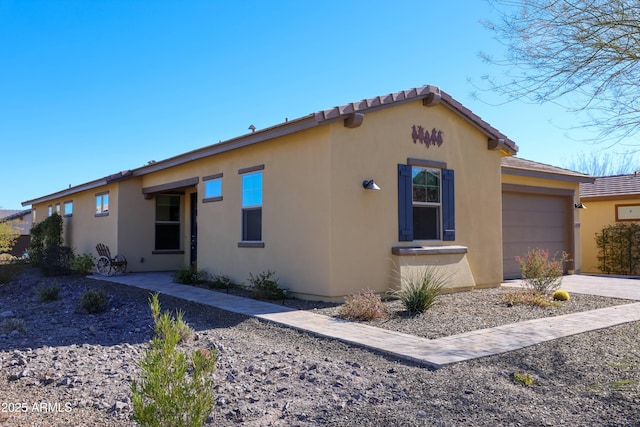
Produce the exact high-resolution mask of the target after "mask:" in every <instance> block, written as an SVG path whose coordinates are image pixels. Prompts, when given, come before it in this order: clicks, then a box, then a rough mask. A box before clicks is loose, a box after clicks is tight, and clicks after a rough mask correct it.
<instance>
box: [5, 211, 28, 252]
mask: <svg viewBox="0 0 640 427" xmlns="http://www.w3.org/2000/svg"><path fill="white" fill-rule="evenodd" d="M0 222H8V223H10V224H11V225H12V226H13V228H14V230H16V231H17V232H18V234H19V236H18V240H16V243H15V245H14V246H13V248H12V249H11V252H10V254H11V255H13V256H17V257H21V256H23V255H24V253H25V252H26V251H27V248H28V247H29V241H30V235H29V232H30V231H31V209H25V210H3V209H0Z"/></svg>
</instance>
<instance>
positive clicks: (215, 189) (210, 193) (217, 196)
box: [202, 173, 222, 202]
mask: <svg viewBox="0 0 640 427" xmlns="http://www.w3.org/2000/svg"><path fill="white" fill-rule="evenodd" d="M202 180H203V181H204V199H203V200H202V201H203V202H218V201H220V200H222V174H221V173H220V174H217V175H211V176H205V177H203V178H202Z"/></svg>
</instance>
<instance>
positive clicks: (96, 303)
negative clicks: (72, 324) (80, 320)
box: [80, 289, 109, 314]
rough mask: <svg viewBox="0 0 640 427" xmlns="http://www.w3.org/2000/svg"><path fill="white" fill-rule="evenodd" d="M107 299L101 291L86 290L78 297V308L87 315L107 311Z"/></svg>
mask: <svg viewBox="0 0 640 427" xmlns="http://www.w3.org/2000/svg"><path fill="white" fill-rule="evenodd" d="M108 304H109V298H107V294H106V293H105V292H104V291H103V290H102V289H90V290H86V291H84V292H83V293H82V295H81V296H80V307H81V308H83V309H85V310H86V311H87V313H91V314H95V313H101V312H103V311H106V310H107V306H108Z"/></svg>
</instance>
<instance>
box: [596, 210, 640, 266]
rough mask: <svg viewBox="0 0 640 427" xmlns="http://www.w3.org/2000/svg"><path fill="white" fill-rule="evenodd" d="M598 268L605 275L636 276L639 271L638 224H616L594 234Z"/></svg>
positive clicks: (639, 228) (639, 229)
mask: <svg viewBox="0 0 640 427" xmlns="http://www.w3.org/2000/svg"><path fill="white" fill-rule="evenodd" d="M596 246H597V247H598V268H599V269H600V271H602V272H603V273H607V274H622V275H637V274H638V273H639V270H640V224H638V223H636V222H617V223H615V224H611V225H607V226H605V227H604V228H603V229H602V231H601V232H600V233H596Z"/></svg>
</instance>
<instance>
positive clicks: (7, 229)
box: [0, 221, 20, 252]
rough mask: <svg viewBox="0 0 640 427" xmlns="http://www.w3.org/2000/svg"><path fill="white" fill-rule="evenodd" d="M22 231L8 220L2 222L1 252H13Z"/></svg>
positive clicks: (0, 229) (0, 234) (0, 230)
mask: <svg viewBox="0 0 640 427" xmlns="http://www.w3.org/2000/svg"><path fill="white" fill-rule="evenodd" d="M19 236H20V233H18V231H17V230H16V227H15V226H14V225H13V224H11V223H10V222H8V221H3V222H0V252H11V249H12V248H13V246H14V245H15V243H16V241H17V240H18V237H19Z"/></svg>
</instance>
